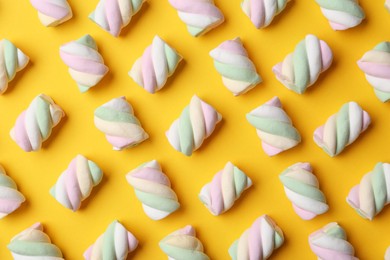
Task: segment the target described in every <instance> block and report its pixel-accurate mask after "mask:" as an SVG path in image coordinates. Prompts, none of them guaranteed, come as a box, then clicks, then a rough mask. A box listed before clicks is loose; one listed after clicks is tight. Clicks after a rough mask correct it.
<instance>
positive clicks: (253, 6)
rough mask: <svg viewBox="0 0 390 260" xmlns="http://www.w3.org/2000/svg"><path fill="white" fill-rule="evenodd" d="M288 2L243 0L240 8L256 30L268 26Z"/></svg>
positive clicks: (282, 0)
mask: <svg viewBox="0 0 390 260" xmlns="http://www.w3.org/2000/svg"><path fill="white" fill-rule="evenodd" d="M288 2H290V0H243V1H242V2H241V8H242V10H243V11H244V13H245V14H246V15H247V16H248V17H249V19H251V22H252V23H253V24H254V25H255V26H256V28H257V29H260V28H264V27H267V26H268V25H270V23H271V22H272V20H273V19H274V17H275V16H277V15H278V14H280V13H281V12H282V11H283V10H284V8H286V6H287V3H288Z"/></svg>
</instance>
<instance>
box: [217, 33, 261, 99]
mask: <svg viewBox="0 0 390 260" xmlns="http://www.w3.org/2000/svg"><path fill="white" fill-rule="evenodd" d="M210 56H211V57H212V58H213V59H214V66H215V68H216V69H217V71H218V73H219V74H221V76H222V82H223V84H224V85H225V86H226V87H227V89H228V90H230V91H231V92H232V93H233V95H235V96H238V95H240V94H243V93H245V92H247V91H249V90H251V89H252V88H253V87H255V86H256V85H257V84H259V83H260V82H261V81H262V79H261V77H260V76H259V75H258V74H257V72H256V68H255V65H254V64H253V62H252V61H251V60H250V59H249V58H248V53H247V52H246V50H245V48H244V46H243V45H242V42H241V39H240V38H235V39H233V40H227V41H224V42H223V43H221V44H220V45H219V46H218V47H217V48H215V49H214V50H212V51H211V52H210Z"/></svg>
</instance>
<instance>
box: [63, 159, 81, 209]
mask: <svg viewBox="0 0 390 260" xmlns="http://www.w3.org/2000/svg"><path fill="white" fill-rule="evenodd" d="M76 172H77V166H76V159H73V160H72V162H71V163H70V165H69V167H68V169H67V170H66V173H65V176H64V177H65V190H66V192H67V194H68V198H69V201H70V203H71V204H72V210H73V211H76V210H77V209H79V207H80V204H81V196H82V194H81V191H80V187H79V184H78V181H77V173H76Z"/></svg>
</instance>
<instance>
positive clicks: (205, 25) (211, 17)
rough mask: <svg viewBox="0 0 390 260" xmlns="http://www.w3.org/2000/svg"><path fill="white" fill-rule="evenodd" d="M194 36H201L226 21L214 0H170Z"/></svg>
mask: <svg viewBox="0 0 390 260" xmlns="http://www.w3.org/2000/svg"><path fill="white" fill-rule="evenodd" d="M169 3H170V4H171V5H172V6H173V8H175V9H176V10H177V12H178V14H179V18H180V19H181V20H182V21H183V22H184V23H185V24H186V25H187V29H188V31H189V33H190V34H191V35H192V36H195V37H196V36H200V35H202V34H205V33H206V32H208V31H210V30H211V29H213V28H215V27H217V26H218V25H220V24H221V23H223V21H224V17H223V14H222V13H221V11H220V10H219V9H218V8H217V7H216V6H215V5H214V1H213V0H187V1H183V0H169Z"/></svg>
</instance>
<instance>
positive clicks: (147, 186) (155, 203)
mask: <svg viewBox="0 0 390 260" xmlns="http://www.w3.org/2000/svg"><path fill="white" fill-rule="evenodd" d="M126 179H127V181H128V182H129V183H130V185H131V186H133V187H134V190H135V194H136V196H137V198H138V199H139V200H140V201H141V202H142V207H143V209H144V211H145V213H146V215H148V217H150V218H151V219H153V220H160V219H163V218H165V217H167V216H168V215H169V214H171V213H173V212H175V211H176V210H177V209H178V208H179V207H180V204H179V202H178V199H177V196H176V193H175V192H174V191H173V190H172V189H171V182H170V181H169V179H168V177H167V176H166V175H165V174H164V173H163V172H162V170H161V166H160V164H159V163H158V162H157V161H156V160H153V161H150V162H147V163H144V164H142V165H141V166H139V167H138V168H136V169H134V170H132V171H131V172H129V173H128V174H127V175H126Z"/></svg>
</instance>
